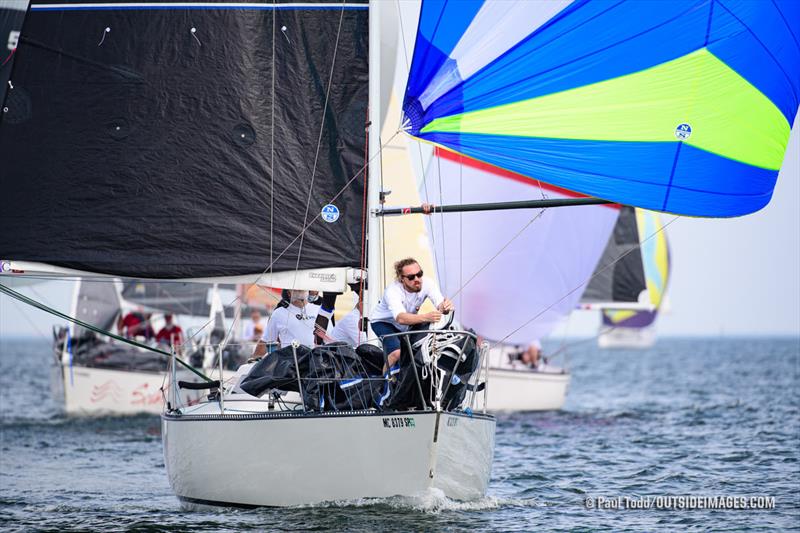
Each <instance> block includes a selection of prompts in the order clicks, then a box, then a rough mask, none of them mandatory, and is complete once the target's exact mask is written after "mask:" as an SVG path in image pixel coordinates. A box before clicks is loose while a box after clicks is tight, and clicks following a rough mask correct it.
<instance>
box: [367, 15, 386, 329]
mask: <svg viewBox="0 0 800 533" xmlns="http://www.w3.org/2000/svg"><path fill="white" fill-rule="evenodd" d="M380 4H381V2H380V1H379V0H370V2H369V123H370V125H369V136H368V138H367V144H368V152H367V156H368V158H367V160H368V163H367V217H368V226H367V236H368V238H367V287H368V289H367V302H366V303H367V307H366V310H365V315H366V316H369V313H370V312H371V311H372V309H374V308H375V305H376V304H377V303H378V299H380V296H381V291H380V289H381V285H382V283H381V275H382V268H381V266H382V265H381V264H380V262H381V253H380V250H381V246H382V245H383V243H382V242H381V228H380V224H381V220H380V218H379V217H378V216H377V215H376V214H375V213H373V210H374V209H377V208H378V206H379V203H380V193H381V191H380V186H381V161H380V157H376V155H377V154H379V153H380V149H381V139H380V133H381V109H380V108H381V106H380V101H381V87H380V80H381V40H380V32H379V31H378V29H379V28H380ZM369 337H373V335H372V333H371V332H368V338H369Z"/></svg>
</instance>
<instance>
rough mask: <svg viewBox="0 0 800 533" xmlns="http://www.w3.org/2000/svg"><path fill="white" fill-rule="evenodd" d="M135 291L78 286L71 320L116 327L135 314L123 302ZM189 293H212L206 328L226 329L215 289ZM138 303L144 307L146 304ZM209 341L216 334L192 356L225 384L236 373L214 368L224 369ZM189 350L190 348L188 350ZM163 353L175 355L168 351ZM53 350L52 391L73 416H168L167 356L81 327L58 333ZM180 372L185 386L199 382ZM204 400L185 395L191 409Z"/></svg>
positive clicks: (165, 307) (163, 306)
mask: <svg viewBox="0 0 800 533" xmlns="http://www.w3.org/2000/svg"><path fill="white" fill-rule="evenodd" d="M133 285H139V284H123V285H122V286H124V287H125V289H123V290H122V294H120V284H119V283H118V282H116V281H110V282H108V283H84V282H82V281H78V282H77V283H76V284H75V288H74V293H73V301H72V311H71V313H72V316H74V317H78V318H80V319H83V320H87V321H89V322H90V323H92V324H94V325H98V326H99V327H102V328H108V329H111V328H113V327H115V324H116V322H117V318H119V317H121V316H122V315H123V314H124V313H125V312H126V311H129V310H131V309H133V308H134V307H133V305H134V302H131V301H128V300H127V299H126V298H125V297H124V295H125V294H126V293H127V292H128V289H129V288H130V287H131V286H133ZM149 287H150V288H151V289H153V288H156V285H155V284H149ZM190 291H191V292H192V293H193V294H195V293H196V294H200V295H202V296H203V298H202V301H203V302H205V301H206V297H205V296H204V295H205V293H206V292H208V299H209V300H210V301H211V302H212V305H210V306H206V307H209V310H205V309H204V311H205V313H206V315H210V317H211V319H210V320H208V321H207V323H209V324H210V323H213V322H215V321H218V322H219V324H217V326H216V328H217V329H219V328H222V327H223V326H224V324H223V321H224V318H223V314H222V313H221V312H218V310H219V309H222V307H223V306H222V303H221V302H220V298H219V295H218V292H217V290H216V288H215V287H214V288H212V287H211V286H206V285H195V286H192V287H191V288H190ZM184 292H186V291H184ZM170 293H171V294H173V295H174V294H175V293H176V289H175V288H174V287H173V288H172V289H171V291H170ZM135 303H137V304H142V301H137V302H135ZM145 303H146V304H149V305H150V306H149V307H147V309H154V310H156V311H161V312H162V313H163V312H171V311H172V309H171V308H170V304H169V303H164V302H160V303H158V304H157V305H158V306H154V305H156V304H154V303H152V302H149V301H145ZM171 304H172V306H174V307H177V308H179V309H181V310H182V311H183V312H184V313H185V314H187V315H188V314H189V313H190V312H192V311H194V309H193V308H192V307H193V306H192V305H191V304H190V303H189V302H187V301H186V300H184V301H182V302H181V301H178V300H175V299H173V300H172V301H171ZM194 307H195V308H196V306H194ZM195 314H196V313H195ZM209 329H212V330H213V329H214V328H209ZM218 334H219V333H218ZM209 337H213V333H212V334H211V335H209V334H203V335H200V336H199V339H200V342H197V343H195V342H193V343H192V344H191V347H192V348H193V349H192V350H191V351H192V352H193V353H194V354H195V355H196V356H197V357H198V358H200V359H201V366H202V367H204V368H206V369H208V371H209V372H210V373H213V372H216V375H217V376H219V375H220V374H219V372H222V376H223V379H226V378H228V377H230V376H232V375H233V373H232V372H230V371H224V370H222V369H218V368H215V366H217V365H218V363H219V361H218V359H217V357H216V355H217V351H216V350H214V349H209V347H208V346H204V345H203V344H202V342H203V341H204V340H206V341H207V339H208V338H209ZM189 346H190V345H187V346H186V347H185V348H187V349H189ZM159 348H160V349H162V350H169V349H170V348H169V347H167V346H164V345H162V346H160V347H159ZM237 348H238V345H234V346H232V345H230V344H229V345H228V355H229V356H230V351H231V350H236V349H237ZM245 348H248V347H245ZM53 350H54V352H55V360H54V364H53V370H52V373H51V374H52V375H51V379H52V380H53V387H52V389H53V392H54V396H55V399H56V402H57V403H59V404H61V406H62V408H63V411H64V413H65V414H67V415H68V416H124V415H134V414H139V413H149V414H154V415H157V414H160V413H161V412H162V411H163V410H164V398H165V396H166V395H165V390H166V389H165V386H166V384H167V381H168V379H167V378H168V374H167V363H168V361H167V359H168V358H167V357H166V356H163V355H154V354H152V353H151V352H150V351H149V350H148V349H147V347H146V346H142V347H136V346H128V345H126V344H124V343H122V342H121V341H115V340H114V339H112V338H111V337H108V336H104V335H98V334H96V333H95V332H92V331H90V330H87V329H86V328H83V327H80V326H78V325H76V324H71V325H70V326H68V327H66V328H60V329H58V330H57V331H56V332H55V333H54V346H53ZM250 351H252V348H250ZM237 355H238V354H237ZM178 372H179V374H180V379H182V380H185V381H193V380H194V381H196V380H197V376H193V375H192V374H191V373H190V372H188V371H186V370H179V371H178ZM202 396H203V393H202V391H192V390H185V391H182V393H181V399H182V401H183V402H184V404H186V405H191V404H194V403H197V402H198V401H199V400H200V398H201V397H202Z"/></svg>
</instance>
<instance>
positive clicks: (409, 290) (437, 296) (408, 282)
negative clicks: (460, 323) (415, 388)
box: [370, 257, 453, 372]
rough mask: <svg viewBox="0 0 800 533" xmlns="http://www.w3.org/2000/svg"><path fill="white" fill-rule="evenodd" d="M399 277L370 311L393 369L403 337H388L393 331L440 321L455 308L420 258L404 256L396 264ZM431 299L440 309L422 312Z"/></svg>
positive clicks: (393, 369)
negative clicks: (425, 270) (424, 276)
mask: <svg viewBox="0 0 800 533" xmlns="http://www.w3.org/2000/svg"><path fill="white" fill-rule="evenodd" d="M394 272H395V275H396V276H397V279H396V280H395V281H394V283H392V284H390V285H389V286H388V287H386V290H385V291H384V292H383V296H382V297H381V299H380V301H378V305H376V306H375V309H373V310H372V313H371V314H370V325H371V326H372V331H374V332H375V335H377V336H378V337H380V338H381V340H382V342H383V352H384V353H385V354H386V362H387V365H388V367H389V368H390V369H392V371H393V372H394V371H396V370H399V369H395V368H393V367H394V366H395V364H396V363H397V361H398V360H399V359H400V339H399V338H398V337H386V338H383V337H384V336H385V335H390V334H392V333H401V332H403V331H407V330H408V328H409V326H413V325H415V324H430V323H435V322H438V321H439V320H440V319H441V318H442V313H449V312H451V311H452V310H453V303H452V302H451V301H450V300H448V299H447V298H445V297H444V296H442V293H441V292H440V291H439V289H438V288H437V287H436V285H435V284H434V283H433V282H432V281H431V280H429V279H428V278H423V277H422V275H423V272H422V268H420V266H419V263H417V261H416V259H413V258H411V257H409V258H407V259H402V260H400V261H398V262H397V263H395V264H394ZM426 298H430V300H431V302H432V303H433V305H434V306H436V311H431V312H429V313H424V314H419V309H420V307H422V304H423V303H424V302H425V299H426Z"/></svg>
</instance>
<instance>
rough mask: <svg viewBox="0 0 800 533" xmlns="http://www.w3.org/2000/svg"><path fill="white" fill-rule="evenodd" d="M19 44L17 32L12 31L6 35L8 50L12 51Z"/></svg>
mask: <svg viewBox="0 0 800 533" xmlns="http://www.w3.org/2000/svg"><path fill="white" fill-rule="evenodd" d="M18 44H19V32H18V31H12V32H11V33H9V34H8V49H9V50H13V49H15V48H16V47H17V45H18Z"/></svg>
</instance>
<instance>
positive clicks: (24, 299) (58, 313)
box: [0, 283, 211, 382]
mask: <svg viewBox="0 0 800 533" xmlns="http://www.w3.org/2000/svg"><path fill="white" fill-rule="evenodd" d="M0 292H2V293H4V294H5V295H7V296H10V297H11V298H14V299H16V300H19V301H20V302H22V303H25V304H28V305H30V306H32V307H35V308H36V309H40V310H42V311H44V312H45V313H49V314H51V315H54V316H57V317H59V318H62V319H64V320H67V321H68V322H72V323H73V324H77V325H78V326H81V327H82V328H86V329H88V330H89V331H94V332H95V333H99V334H101V335H105V336H107V337H111V338H112V339H115V340H118V341H120V342H123V343H125V344H130V345H131V346H136V347H137V348H143V349H145V350H149V351H151V352H155V353H158V354H161V355H164V356H166V357H172V354H171V353H170V352H166V351H164V350H161V349H159V348H154V347H152V346H148V345H147V344H143V343H141V342H137V341H135V340H132V339H127V338H125V337H123V336H121V335H117V334H115V333H111V332H110V331H106V330H104V329H103V328H99V327H97V326H95V325H93V324H89V323H88V322H84V321H83V320H79V319H77V318H75V317H71V316H69V315H67V314H65V313H62V312H61V311H59V310H57V309H54V308H52V307H49V306H47V305H45V304H43V303H41V302H39V301H37V300H34V299H33V298H30V297H28V296H25V295H24V294H22V293H19V292H17V291H15V290H13V289H11V288H10V287H6V286H5V285H3V284H2V283H0ZM175 360H176V361H177V362H178V363H179V364H181V365H182V366H184V367H185V368H186V369H187V370H190V371H192V372H193V373H195V374H196V375H197V376H199V377H201V378H203V379H204V380H206V381H209V382H210V381H211V379H210V378H208V377H207V376H206V375H204V374H203V373H202V372H200V371H199V370H197V369H196V368H194V367H193V366H192V365H190V364H188V363H185V362H184V361H182V360H181V359H179V358H177V357H176V358H175Z"/></svg>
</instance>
